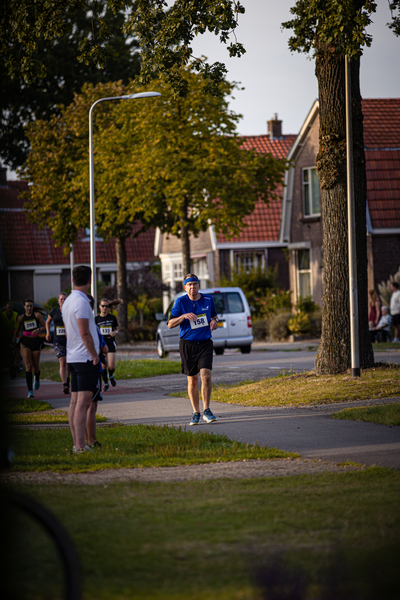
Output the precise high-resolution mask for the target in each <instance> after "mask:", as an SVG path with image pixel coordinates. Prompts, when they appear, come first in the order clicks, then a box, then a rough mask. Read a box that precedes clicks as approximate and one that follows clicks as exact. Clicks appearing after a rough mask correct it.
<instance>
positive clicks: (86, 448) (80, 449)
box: [72, 444, 92, 454]
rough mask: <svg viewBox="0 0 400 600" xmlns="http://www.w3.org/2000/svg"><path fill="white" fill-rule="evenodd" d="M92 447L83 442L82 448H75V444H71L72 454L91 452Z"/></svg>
mask: <svg viewBox="0 0 400 600" xmlns="http://www.w3.org/2000/svg"><path fill="white" fill-rule="evenodd" d="M91 451H92V449H91V447H90V446H88V445H87V444H85V446H84V447H83V448H76V447H75V446H72V452H73V453H74V454H83V453H84V452H91Z"/></svg>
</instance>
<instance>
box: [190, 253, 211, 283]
mask: <svg viewBox="0 0 400 600" xmlns="http://www.w3.org/2000/svg"><path fill="white" fill-rule="evenodd" d="M192 269H193V272H194V273H196V275H197V277H198V278H199V279H200V280H204V281H208V266H207V259H206V258H200V259H198V260H194V261H193V265H192Z"/></svg>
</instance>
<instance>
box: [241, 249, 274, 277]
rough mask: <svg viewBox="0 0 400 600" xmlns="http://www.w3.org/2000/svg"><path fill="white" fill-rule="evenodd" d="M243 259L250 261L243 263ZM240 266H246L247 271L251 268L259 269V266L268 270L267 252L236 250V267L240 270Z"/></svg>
mask: <svg viewBox="0 0 400 600" xmlns="http://www.w3.org/2000/svg"><path fill="white" fill-rule="evenodd" d="M243 259H246V260H250V263H249V264H245V265H243V262H242V260H243ZM239 267H241V268H243V267H244V270H245V271H246V273H250V271H251V269H258V268H259V267H260V268H261V269H262V270H263V271H266V260H265V252H262V251H258V252H257V250H254V251H253V252H234V268H235V270H239Z"/></svg>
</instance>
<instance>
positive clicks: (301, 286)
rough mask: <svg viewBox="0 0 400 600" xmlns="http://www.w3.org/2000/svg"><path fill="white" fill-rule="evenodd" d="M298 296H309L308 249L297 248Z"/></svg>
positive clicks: (309, 271) (309, 263)
mask: <svg viewBox="0 0 400 600" xmlns="http://www.w3.org/2000/svg"><path fill="white" fill-rule="evenodd" d="M297 277H298V288H297V289H298V296H301V297H302V298H306V297H307V296H311V261H310V250H297Z"/></svg>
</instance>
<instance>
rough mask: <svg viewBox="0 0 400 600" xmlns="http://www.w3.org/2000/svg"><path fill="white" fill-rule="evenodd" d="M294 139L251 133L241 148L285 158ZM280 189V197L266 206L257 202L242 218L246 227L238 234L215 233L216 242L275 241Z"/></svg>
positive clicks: (288, 136) (277, 227)
mask: <svg viewBox="0 0 400 600" xmlns="http://www.w3.org/2000/svg"><path fill="white" fill-rule="evenodd" d="M295 140H296V136H295V135H284V136H282V137H281V138H275V139H272V140H271V139H270V137H269V135H251V136H248V137H245V138H244V141H243V148H246V150H250V149H254V150H256V152H260V153H264V154H268V153H270V154H272V155H273V156H275V158H286V157H287V155H288V154H289V150H290V148H291V147H292V145H293V143H294V141H295ZM282 190H283V187H282V186H280V188H279V191H278V194H279V197H280V199H279V200H273V201H271V202H270V203H269V205H268V206H267V205H266V204H264V202H261V201H259V202H257V204H256V208H255V210H254V212H253V213H252V214H251V215H249V216H248V217H245V218H244V219H243V223H244V224H246V225H247V227H245V228H244V229H243V231H241V233H240V234H239V235H238V236H236V237H234V238H232V239H231V240H228V239H227V238H226V237H225V236H224V235H221V234H220V235H217V242H220V243H221V242H227V241H230V242H267V241H270V242H272V241H277V240H278V239H279V229H280V224H281V210H282V200H281V198H282Z"/></svg>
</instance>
